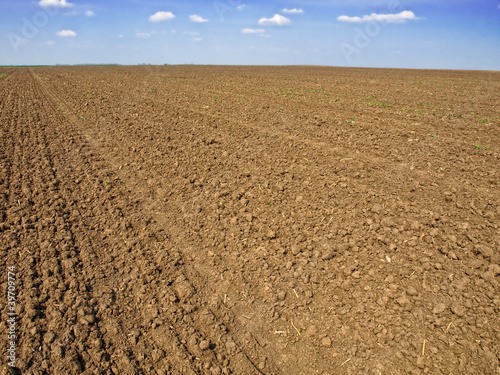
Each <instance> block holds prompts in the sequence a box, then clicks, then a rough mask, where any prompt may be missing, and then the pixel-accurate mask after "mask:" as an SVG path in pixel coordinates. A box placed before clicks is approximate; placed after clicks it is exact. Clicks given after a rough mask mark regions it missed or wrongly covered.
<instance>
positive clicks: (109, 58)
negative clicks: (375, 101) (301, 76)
mask: <svg viewBox="0 0 500 375" xmlns="http://www.w3.org/2000/svg"><path fill="white" fill-rule="evenodd" d="M0 6H1V7H2V11H1V12H0V51H1V52H0V65H44V64H85V63H91V64H101V63H102V64H105V63H118V64H141V63H148V64H238V65H240V64H241V65H295V64H300V65H332V66H362V67H396V68H430V69H483V70H500V0H485V1H481V0H476V1H473V0H454V1H432V0H399V1H398V0H383V1H382V0H371V1H369V0H352V1H349V2H346V1H343V0H310V1H306V0H268V1H263V0H203V1H201V0H194V1H181V0H172V1H163V0H99V1H96V0H2V2H1V3H0Z"/></svg>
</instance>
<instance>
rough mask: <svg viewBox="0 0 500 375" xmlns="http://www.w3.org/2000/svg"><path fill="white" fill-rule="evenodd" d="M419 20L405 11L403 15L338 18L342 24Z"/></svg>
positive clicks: (373, 14)
mask: <svg viewBox="0 0 500 375" xmlns="http://www.w3.org/2000/svg"><path fill="white" fill-rule="evenodd" d="M418 19H419V18H417V17H415V13H413V12H412V11H411V10H404V11H402V12H401V13H396V14H377V13H372V14H370V15H365V16H363V17H349V16H340V17H338V18H337V20H338V21H342V22H352V23H361V22H372V21H376V22H388V23H403V22H406V21H408V20H418Z"/></svg>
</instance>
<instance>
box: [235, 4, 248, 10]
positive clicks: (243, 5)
mask: <svg viewBox="0 0 500 375" xmlns="http://www.w3.org/2000/svg"><path fill="white" fill-rule="evenodd" d="M245 7H246V5H245V4H241V5H238V6H237V7H236V9H238V10H243V9H245Z"/></svg>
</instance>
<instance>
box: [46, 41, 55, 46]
mask: <svg viewBox="0 0 500 375" xmlns="http://www.w3.org/2000/svg"><path fill="white" fill-rule="evenodd" d="M44 44H45V45H46V46H53V45H55V44H56V42H54V41H53V40H48V41H46V42H45V43H44Z"/></svg>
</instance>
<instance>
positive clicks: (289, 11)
mask: <svg viewBox="0 0 500 375" xmlns="http://www.w3.org/2000/svg"><path fill="white" fill-rule="evenodd" d="M282 12H283V13H288V14H300V13H304V10H303V9H297V8H293V9H287V8H285V9H283V10H282Z"/></svg>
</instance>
